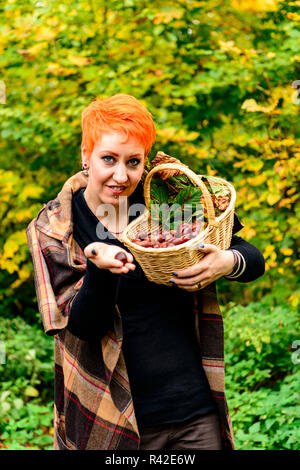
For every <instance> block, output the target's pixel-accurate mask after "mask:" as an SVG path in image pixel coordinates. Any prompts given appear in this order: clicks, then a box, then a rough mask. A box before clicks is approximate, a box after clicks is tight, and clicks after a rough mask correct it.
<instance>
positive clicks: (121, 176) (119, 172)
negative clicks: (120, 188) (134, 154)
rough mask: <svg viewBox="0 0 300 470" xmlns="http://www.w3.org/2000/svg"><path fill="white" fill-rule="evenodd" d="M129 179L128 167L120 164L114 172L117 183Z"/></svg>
mask: <svg viewBox="0 0 300 470" xmlns="http://www.w3.org/2000/svg"><path fill="white" fill-rule="evenodd" d="M127 179H128V176H127V170H126V167H125V166H124V165H122V164H120V165H118V167H117V168H116V171H115V173H114V180H115V181H116V182H117V183H126V181H127Z"/></svg>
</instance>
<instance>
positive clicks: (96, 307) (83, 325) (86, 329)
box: [67, 260, 120, 342]
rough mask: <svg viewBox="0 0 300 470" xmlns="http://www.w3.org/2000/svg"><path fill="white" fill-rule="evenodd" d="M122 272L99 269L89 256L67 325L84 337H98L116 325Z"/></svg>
mask: <svg viewBox="0 0 300 470" xmlns="http://www.w3.org/2000/svg"><path fill="white" fill-rule="evenodd" d="M119 278H120V274H113V273H111V272H110V271H108V270H105V269H99V268H97V266H95V264H94V263H92V262H91V261H90V260H87V269H86V274H85V277H84V281H83V284H82V286H81V288H80V290H79V292H78V294H77V295H76V297H75V299H74V301H73V303H72V306H71V311H70V317H69V322H68V326H67V329H68V330H69V331H70V332H71V333H72V334H74V335H75V336H77V337H78V338H79V339H82V340H84V341H90V342H93V341H99V339H101V338H102V337H103V336H105V335H106V333H107V332H108V330H110V329H112V328H113V313H114V308H115V303H116V296H117V290H118V282H119Z"/></svg>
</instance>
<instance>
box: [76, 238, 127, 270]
mask: <svg viewBox="0 0 300 470" xmlns="http://www.w3.org/2000/svg"><path fill="white" fill-rule="evenodd" d="M120 252H122V253H124V254H125V255H126V257H127V263H126V264H123V263H122V261H120V260H117V259H115V256H116V254H117V253H120ZM94 253H95V254H94ZM84 254H85V256H86V257H87V258H88V259H89V260H90V261H92V263H94V264H95V265H96V266H97V267H98V268H100V269H108V270H109V271H111V272H112V273H114V274H123V273H128V271H129V270H131V271H134V269H135V268H136V266H135V264H133V256H132V254H131V253H128V251H125V250H123V248H119V247H118V246H116V245H108V244H106V243H101V242H94V243H90V244H89V245H87V246H86V247H85V249H84Z"/></svg>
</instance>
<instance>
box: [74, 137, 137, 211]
mask: <svg viewBox="0 0 300 470" xmlns="http://www.w3.org/2000/svg"><path fill="white" fill-rule="evenodd" d="M124 139H125V135H124V134H123V133H119V132H111V133H105V134H102V137H101V138H100V139H99V140H98V141H97V142H96V143H95V146H94V149H93V152H92V154H91V156H90V158H89V159H88V158H87V157H86V155H85V152H84V150H83V154H82V161H83V162H85V161H86V162H87V163H88V165H89V179H88V185H87V188H86V191H85V195H86V198H87V199H88V200H89V201H90V202H91V203H92V204H93V206H94V207H97V206H98V205H99V204H102V203H104V204H112V205H114V206H115V208H116V209H117V207H118V204H119V196H123V197H124V196H125V197H128V196H130V195H131V194H132V193H133V191H134V190H135V188H136V187H137V185H138V183H139V181H140V179H141V176H142V174H143V171H144V162H145V148H144V147H143V145H142V144H140V143H139V142H138V141H137V139H136V138H134V137H132V136H130V137H129V139H128V140H127V142H126V143H122V141H124ZM114 187H119V188H120V189H121V190H122V191H118V192H117V191H116V190H115V189H114ZM116 194H117V195H118V197H117V198H116V197H115V195H116Z"/></svg>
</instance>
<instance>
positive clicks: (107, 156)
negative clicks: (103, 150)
mask: <svg viewBox="0 0 300 470" xmlns="http://www.w3.org/2000/svg"><path fill="white" fill-rule="evenodd" d="M106 158H114V157H111V156H109V155H106V156H105V157H102V160H104V161H105V162H107V163H110V162H111V160H105V159H106Z"/></svg>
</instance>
